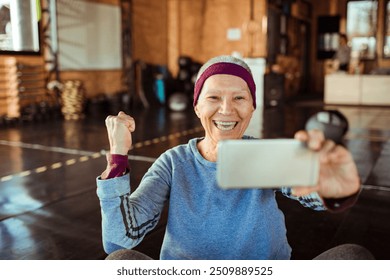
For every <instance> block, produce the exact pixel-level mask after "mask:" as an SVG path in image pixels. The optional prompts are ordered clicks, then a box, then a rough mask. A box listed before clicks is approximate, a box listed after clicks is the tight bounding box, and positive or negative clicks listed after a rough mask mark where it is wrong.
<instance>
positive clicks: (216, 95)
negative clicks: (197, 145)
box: [195, 74, 254, 144]
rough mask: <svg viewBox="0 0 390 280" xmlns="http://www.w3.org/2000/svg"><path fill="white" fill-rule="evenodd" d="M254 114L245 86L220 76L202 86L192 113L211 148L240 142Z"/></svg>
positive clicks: (235, 78) (250, 97)
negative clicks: (229, 142) (198, 119)
mask: <svg viewBox="0 0 390 280" xmlns="http://www.w3.org/2000/svg"><path fill="white" fill-rule="evenodd" d="M253 111H254V107H253V100H252V95H251V94H250V91H249V88H248V85H247V83H246V82H245V81H244V80H243V79H241V78H239V77H237V76H233V75H226V74H219V75H213V76H211V77H210V78H208V79H207V80H206V81H205V83H204V84H203V88H202V91H201V94H200V95H199V99H198V103H197V105H196V106H195V113H196V114H197V116H198V117H199V118H200V121H201V123H202V126H203V128H204V129H205V131H206V136H205V139H207V140H212V142H213V143H214V144H216V143H218V141H219V140H224V139H240V138H241V137H242V136H243V135H244V132H245V130H246V128H247V127H248V125H249V122H250V120H251V117H252V113H253Z"/></svg>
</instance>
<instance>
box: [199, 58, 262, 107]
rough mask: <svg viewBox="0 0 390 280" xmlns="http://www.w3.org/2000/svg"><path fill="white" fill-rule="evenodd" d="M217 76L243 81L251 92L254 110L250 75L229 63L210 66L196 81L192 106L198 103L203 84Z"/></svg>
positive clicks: (254, 90)
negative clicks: (234, 77) (230, 76)
mask: <svg viewBox="0 0 390 280" xmlns="http://www.w3.org/2000/svg"><path fill="white" fill-rule="evenodd" d="M217 74H227V75H233V76H237V77H240V78H241V79H243V80H244V81H245V82H246V83H247V85H248V87H249V90H250V92H251V95H252V100H253V107H254V108H255V109H256V85H255V81H254V80H253V77H252V74H251V73H249V72H248V70H246V69H245V68H244V67H242V66H240V65H238V64H235V63H230V62H217V63H214V64H211V65H210V66H209V67H208V68H207V69H206V70H205V71H204V72H203V73H202V74H201V75H200V77H199V78H198V79H197V80H196V82H195V89H194V104H193V105H194V106H195V105H196V103H198V99H199V95H200V92H201V90H202V87H203V84H204V82H205V81H206V80H207V79H208V78H209V77H211V76H213V75H217Z"/></svg>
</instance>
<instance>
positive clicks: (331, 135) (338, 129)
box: [305, 110, 349, 144]
mask: <svg viewBox="0 0 390 280" xmlns="http://www.w3.org/2000/svg"><path fill="white" fill-rule="evenodd" d="M348 127H349V124H348V120H347V118H346V117H345V116H344V115H343V114H342V113H340V112H339V111H338V110H325V111H320V112H318V113H316V114H314V115H313V116H311V117H310V118H309V119H308V120H307V122H306V125H305V129H306V130H312V129H318V130H321V131H322V132H323V133H324V135H325V138H326V139H330V140H333V141H334V142H335V143H336V144H342V141H343V137H344V135H345V134H346V133H347V131H348Z"/></svg>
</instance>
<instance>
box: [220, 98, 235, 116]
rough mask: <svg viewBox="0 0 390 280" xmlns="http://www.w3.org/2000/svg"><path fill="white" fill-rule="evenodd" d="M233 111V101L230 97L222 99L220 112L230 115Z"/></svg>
mask: <svg viewBox="0 0 390 280" xmlns="http://www.w3.org/2000/svg"><path fill="white" fill-rule="evenodd" d="M232 112H233V103H232V101H231V100H230V99H229V98H223V99H222V100H221V106H220V108H219V113H221V114H223V115H229V114H231V113H232Z"/></svg>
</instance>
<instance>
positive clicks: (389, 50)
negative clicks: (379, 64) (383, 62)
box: [383, 1, 390, 58]
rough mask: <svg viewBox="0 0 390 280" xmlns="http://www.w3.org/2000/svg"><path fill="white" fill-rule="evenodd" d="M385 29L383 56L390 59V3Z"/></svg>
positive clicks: (387, 8) (387, 4) (387, 9)
mask: <svg viewBox="0 0 390 280" xmlns="http://www.w3.org/2000/svg"><path fill="white" fill-rule="evenodd" d="M385 11H386V13H385V28H384V35H385V37H384V38H383V56H384V57H385V58H390V1H387V3H386V10H385Z"/></svg>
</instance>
